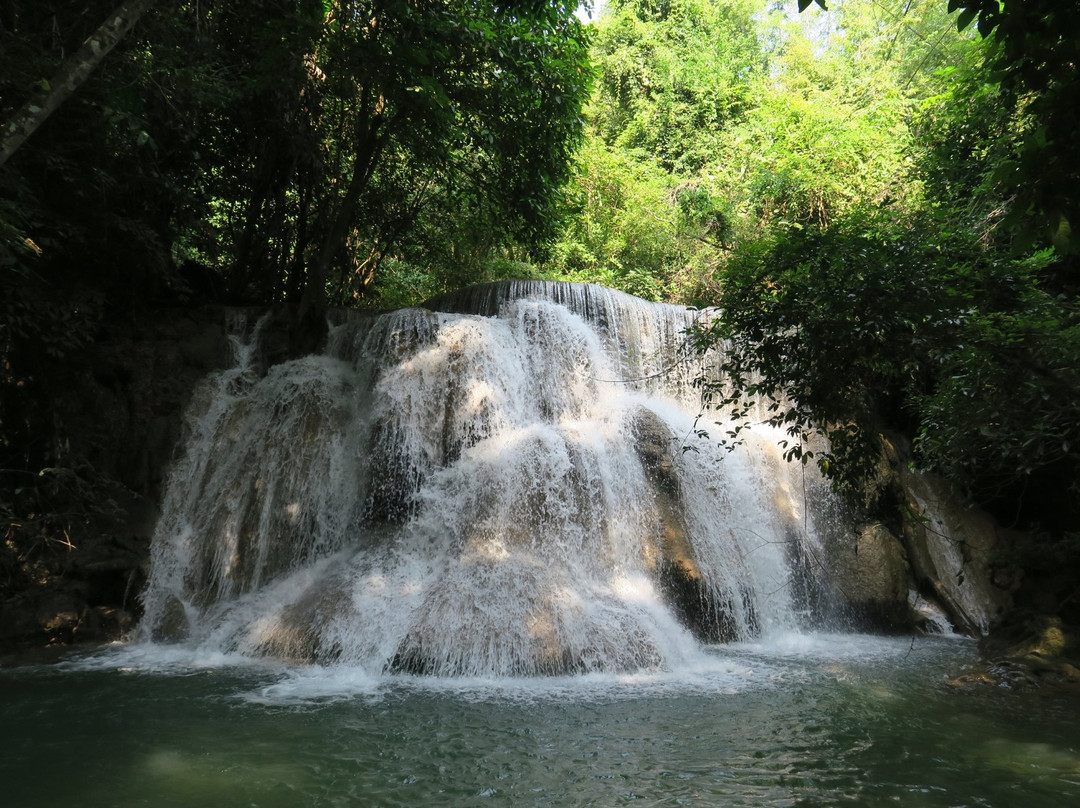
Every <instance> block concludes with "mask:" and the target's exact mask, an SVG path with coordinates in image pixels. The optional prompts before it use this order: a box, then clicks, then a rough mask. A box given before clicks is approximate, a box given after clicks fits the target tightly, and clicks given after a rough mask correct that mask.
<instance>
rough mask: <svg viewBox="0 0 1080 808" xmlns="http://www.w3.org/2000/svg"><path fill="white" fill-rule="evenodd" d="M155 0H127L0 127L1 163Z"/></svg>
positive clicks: (62, 101) (68, 94) (91, 69)
mask: <svg viewBox="0 0 1080 808" xmlns="http://www.w3.org/2000/svg"><path fill="white" fill-rule="evenodd" d="M153 2H154V0H125V1H124V2H122V3H121V4H120V5H119V6H117V8H116V9H115V10H113V12H112V13H111V14H110V15H109V16H108V17H106V18H105V22H103V23H102V24H101V27H99V28H98V29H97V30H96V31H95V32H94V33H93V34H91V35H90V36H89V37H88V38H87V39H86V41H85V42H83V44H82V47H80V48H79V49H78V50H77V51H75V53H74V54H73V55H72V57H71V58H70V59H68V60H67V61H66V62H65V63H64V64H63V66H62V67H61V68H60V71H59V72H58V73H57V74H56V75H55V76H53V79H52V81H51V82H50V83H49V84H48V85H47V86H46V87H45V88H44V89H43V90H42V91H41V92H40V93H37V94H36V95H35V96H34V97H33V98H31V99H30V100H29V101H27V102H26V103H25V104H23V106H22V107H21V108H20V109H19V111H18V112H16V113H15V114H14V115H13V116H11V118H10V119H9V120H8V121H7V122H5V123H4V127H3V129H2V130H0V166H2V165H3V164H4V163H6V162H7V160H8V158H9V157H11V155H13V154H14V153H15V152H16V151H18V149H19V147H20V146H22V144H23V142H24V141H25V140H26V139H27V138H28V137H30V135H32V134H34V132H35V131H36V130H37V128H38V127H39V126H41V124H43V123H45V120H46V119H47V118H48V117H49V116H50V115H52V114H53V112H55V111H56V110H57V108H58V107H59V106H60V105H61V104H63V103H64V102H65V101H67V99H68V97H69V96H70V95H71V94H72V93H73V92H75V90H77V89H78V88H79V86H80V85H81V84H82V83H83V82H84V81H86V79H87V77H89V75H90V74H91V73H93V72H94V70H95V68H97V66H98V65H99V64H101V62H102V60H103V59H104V58H105V57H106V56H108V55H109V51H111V50H112V49H113V48H114V47H115V46H116V43H117V42H119V41H120V40H121V39H123V38H124V35H125V34H127V32H128V31H130V30H131V29H132V27H133V26H134V25H135V23H136V22H138V20H139V18H140V17H141V16H142V15H143V13H144V12H145V11H146V10H147V9H148V8H149V7H150V6H151V5H152V4H153Z"/></svg>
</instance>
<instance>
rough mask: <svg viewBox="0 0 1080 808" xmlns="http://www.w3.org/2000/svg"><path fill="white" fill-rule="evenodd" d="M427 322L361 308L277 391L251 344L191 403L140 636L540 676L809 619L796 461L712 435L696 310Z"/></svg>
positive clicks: (601, 299) (295, 365) (810, 547)
mask: <svg viewBox="0 0 1080 808" xmlns="http://www.w3.org/2000/svg"><path fill="white" fill-rule="evenodd" d="M429 306H430V307H431V308H428V309H409V310H401V311H395V312H391V313H387V314H382V315H370V316H356V317H352V318H348V319H346V320H345V321H344V322H342V323H341V324H339V325H337V326H336V327H334V328H333V329H332V332H331V336H330V340H329V347H328V349H327V351H326V353H325V354H324V355H320V356H308V357H305V358H302V359H297V360H293V361H289V362H285V363H282V364H279V365H275V366H273V367H271V368H270V369H269V371H268V372H267V373H266V374H265V375H263V376H260V375H259V374H257V373H256V372H255V371H254V370H253V367H252V360H251V350H252V348H251V345H252V344H253V343H254V341H255V339H257V334H256V335H253V336H252V337H251V338H250V339H249V341H248V342H247V343H244V342H242V341H240V340H238V342H237V347H238V360H237V363H236V366H235V367H234V368H233V369H232V370H229V371H226V372H224V373H220V374H217V375H215V376H214V377H212V378H211V379H209V380H208V381H207V382H206V384H205V386H204V388H203V389H202V390H201V391H200V393H199V395H198V396H197V397H196V401H195V403H194V404H193V406H192V408H191V410H190V412H189V424H188V432H189V437H188V439H187V444H186V453H185V455H184V456H183V457H182V458H181V459H180V460H179V461H178V463H177V464H176V466H175V468H174V470H173V472H172V475H171V477H170V482H169V486H168V490H167V494H166V498H165V502H164V505H163V514H162V517H161V520H160V523H159V526H158V530H157V533H156V535H155V538H154V540H153V545H152V560H151V574H150V578H149V582H148V586H147V589H146V591H145V594H144V604H145V616H144V619H143V623H142V628H141V631H142V634H143V638H144V639H148V640H150V639H153V640H158V641H171V642H184V643H188V644H192V645H195V646H198V647H200V648H203V649H208V650H214V651H222V652H238V653H241V654H246V655H256V656H257V655H272V656H277V657H282V658H286V659H295V660H304V661H313V662H319V663H331V662H335V663H341V664H347V665H352V666H357V667H360V668H362V669H364V670H366V671H369V672H383V671H402V672H410V673H423V674H434V675H438V676H532V675H539V674H566V673H584V672H615V671H628V670H630V671H633V670H659V669H670V668H673V667H677V666H679V665H680V664H683V663H685V662H686V661H687V660H689V659H691V658H693V657H694V655H695V654H697V653H698V648H699V647H700V646H699V644H700V643H701V642H718V641H731V640H746V639H750V638H753V637H757V636H759V635H763V634H764V635H768V634H770V633H776V632H780V631H790V630H792V629H793V628H795V627H796V626H797V625H798V622H799V616H798V615H799V612H800V610H802V609H804V608H805V606H806V604H805V603H803V602H801V601H802V598H801V597H799V596H798V593H799V592H800V591H802V590H803V589H805V581H803V582H802V583H800V582H799V581H798V580H797V579H798V578H799V576H800V574H801V573H805V569H802V570H801V571H800V567H799V564H798V563H796V562H797V560H798V559H799V558H802V557H804V556H805V555H806V554H807V553H812V552H813V551H814V543H815V541H816V540H815V538H814V536H813V521H814V520H812V519H810V518H808V517H807V516H806V509H807V506H808V503H807V502H806V501H805V497H804V494H803V486H801V485H800V484H798V480H797V478H796V476H793V475H799V474H801V473H803V471H804V470H803V469H802V468H801V467H795V468H794V469H789V468H788V467H787V466H786V464H783V463H781V462H780V461H779V460H778V458H777V456H776V449H775V445H774V440H775V436H773V435H770V434H764V435H759V434H755V433H753V432H751V434H750V436H749V439H748V440H747V441H746V442H745V443H744V444H743V445H742V446H741V447H739V448H738V449H737V450H735V451H731V452H728V451H726V450H724V449H722V448H720V447H719V445H718V444H717V443H716V442H715V441H711V440H707V439H706V440H702V439H700V438H699V437H697V435H696V433H697V430H698V429H699V427H698V425H697V422H696V420H695V416H696V415H697V407H696V403H695V402H694V399H693V394H692V389H691V384H690V382H691V380H692V378H693V377H694V376H695V375H697V372H698V371H697V367H696V366H694V365H693V364H692V363H690V362H688V361H687V360H686V357H685V356H684V355H683V354H682V353H681V352H680V351H681V348H680V346H681V341H682V334H683V332H684V330H685V328H686V327H687V325H689V324H690V323H691V322H692V320H693V318H694V317H696V316H699V315H698V313H696V312H694V311H691V310H688V309H683V308H679V307H674V306H665V305H654V304H649V303H645V302H643V301H640V300H637V299H636V298H632V297H629V296H627V295H623V294H620V293H616V292H611V291H609V290H604V289H601V288H600V287H592V286H582V285H578V284H538V283H531V284H498V285H491V286H487V287H479V288H474V289H472V290H467V291H466V292H464V293H461V294H459V295H457V296H451V297H445V298H441V299H437V300H435V301H432V302H431V303H430V304H429ZM435 308H437V309H441V311H435V310H432V309H435ZM256 330H257V329H256Z"/></svg>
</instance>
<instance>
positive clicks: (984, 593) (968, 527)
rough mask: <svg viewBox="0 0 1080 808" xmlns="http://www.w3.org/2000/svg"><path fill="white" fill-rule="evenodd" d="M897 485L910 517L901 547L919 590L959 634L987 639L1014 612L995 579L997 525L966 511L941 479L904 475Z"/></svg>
mask: <svg viewBox="0 0 1080 808" xmlns="http://www.w3.org/2000/svg"><path fill="white" fill-rule="evenodd" d="M900 484H901V486H902V488H903V492H904V496H905V498H906V505H907V508H908V512H909V513H910V514H911V516H912V517H913V518H909V519H908V520H907V522H906V524H905V527H904V541H905V544H906V546H907V549H908V555H909V558H910V560H911V568H912V572H913V574H914V576H915V579H916V582H917V583H918V584H919V587H920V589H921V590H923V591H924V592H928V593H931V594H932V595H933V596H934V597H935V598H936V599H937V600H938V601H939V602H940V603H941V605H942V606H943V607H944V608H945V611H946V612H947V613H948V615H949V617H950V619H951V620H952V621H953V624H954V625H955V626H956V627H957V628H958V629H960V630H962V631H964V632H966V633H969V634H972V635H975V636H979V635H983V634H986V633H987V632H988V631H989V629H990V627H991V625H992V624H993V623H994V622H995V621H996V620H997V619H998V618H999V617H1000V616H1001V615H1003V614H1004V613H1006V612H1007V611H1008V610H1009V609H1010V608H1011V606H1012V599H1011V597H1010V595H1009V592H1008V591H1007V590H1006V589H1004V588H1002V587H1001V586H998V582H999V581H998V582H996V580H995V575H994V568H993V560H994V557H995V554H996V553H997V550H998V547H999V544H1000V540H999V530H998V527H997V525H996V524H995V523H994V520H993V519H992V518H991V517H990V516H989V515H988V514H986V513H983V512H981V511H977V510H973V509H971V508H968V507H966V506H965V505H964V504H963V503H962V502H961V501H960V500H959V498H958V497H957V496H956V495H955V494H954V493H953V492H952V489H951V487H950V485H949V484H948V483H947V482H946V481H945V480H943V479H941V478H939V477H935V476H934V475H929V474H915V473H911V472H904V473H902V474H901V475H900Z"/></svg>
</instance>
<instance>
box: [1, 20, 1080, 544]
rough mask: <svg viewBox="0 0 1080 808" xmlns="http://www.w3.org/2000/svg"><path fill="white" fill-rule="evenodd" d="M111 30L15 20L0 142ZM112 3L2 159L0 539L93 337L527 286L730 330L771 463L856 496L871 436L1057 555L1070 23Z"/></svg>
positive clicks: (81, 467) (1066, 358) (1073, 356)
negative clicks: (73, 81) (281, 308)
mask: <svg viewBox="0 0 1080 808" xmlns="http://www.w3.org/2000/svg"><path fill="white" fill-rule="evenodd" d="M116 2H117V0H12V2H8V3H6V4H5V5H4V8H3V10H2V11H0V121H3V122H4V123H5V126H6V125H7V124H8V123H9V122H11V121H14V120H17V119H18V116H19V115H20V114H26V110H31V112H32V111H33V109H36V108H38V107H39V106H40V104H39V103H38V102H37V101H35V99H36V98H45V97H47V96H49V94H50V93H52V92H53V91H54V90H55V88H54V87H53V86H52V85H53V83H54V82H56V78H55V77H56V76H58V75H61V73H60V71H61V70H62V69H63V68H64V66H65V64H69V63H70V62H71V60H72V59H73V58H74V57H75V56H76V55H77V54H78V49H79V47H80V45H81V44H82V43H83V42H84V40H86V38H87V37H88V36H89V35H90V34H92V33H93V32H94V31H95V30H96V29H97V28H98V26H100V25H101V23H102V21H103V20H107V19H109V18H110V15H111V14H115V11H114V5H115V3H116ZM121 7H122V8H128V9H129V10H131V9H132V8H134V10H135V11H136V12H137V14H136V16H137V19H136V20H135V22H134V23H133V24H132V26H131V27H130V30H127V29H125V32H124V33H123V36H122V37H121V38H119V39H118V42H117V43H116V46H115V48H114V49H113V50H112V52H111V53H109V54H108V55H107V56H106V57H105V58H103V59H101V60H100V62H99V63H96V64H95V66H94V67H93V70H92V71H91V72H88V73H87V74H86V75H82V76H81V77H80V81H79V83H78V86H77V87H74V89H73V90H72V92H71V93H70V95H69V96H68V97H67V98H66V99H65V100H64V101H63V103H62V104H60V105H58V106H57V107H56V109H55V111H53V112H52V114H51V116H50V117H49V118H48V120H45V121H43V122H42V123H41V125H40V127H39V128H37V130H36V131H35V132H34V133H33V134H32V135H30V136H29V137H28V138H27V139H26V140H25V142H22V143H20V144H19V145H18V146H17V148H16V149H14V150H9V151H10V156H9V154H8V153H7V152H5V153H4V160H5V162H3V164H2V165H0V375H2V378H0V387H2V390H0V393H2V395H0V433H2V434H0V454H2V457H0V468H2V469H3V470H4V472H3V473H4V475H5V480H6V482H5V488H4V491H3V492H2V494H0V509H3V514H2V515H3V517H4V519H5V520H9V521H10V520H14V519H16V517H19V515H20V514H24V512H26V511H27V510H30V509H36V510H38V511H41V510H42V509H43V508H47V507H48V506H47V505H43V504H42V503H43V502H44V501H46V500H48V498H49V497H55V495H56V485H57V483H56V480H58V479H59V476H58V475H57V474H55V473H53V472H52V471H51V472H50V473H49V474H45V473H44V471H43V470H54V471H55V470H56V469H67V470H68V471H69V472H71V474H69V475H68V477H66V478H65V479H69V480H70V479H75V480H77V481H81V482H80V485H81V484H82V483H83V482H86V481H88V480H91V479H92V469H91V470H87V469H86V468H85V464H83V463H82V462H81V461H80V459H79V458H77V457H73V456H71V455H70V452H68V450H67V449H66V448H65V447H67V445H68V444H67V443H66V442H65V439H64V428H65V427H64V424H63V423H62V422H61V420H60V419H58V418H57V417H56V415H55V413H53V412H51V411H50V408H49V401H50V397H51V396H52V394H53V391H54V390H55V388H56V387H57V385H60V384H62V383H63V382H62V380H63V379H64V377H65V375H64V374H65V371H64V369H65V367H68V366H70V365H71V364H72V363H78V362H79V361H80V356H81V355H82V352H83V351H85V350H86V349H87V348H88V346H90V345H91V344H92V343H93V340H94V339H95V334H96V333H97V331H98V329H99V328H100V325H101V324H102V323H103V322H106V321H107V320H108V319H109V318H114V317H118V316H122V315H123V312H125V311H127V310H130V309H131V308H133V307H140V306H182V305H195V304H199V303H204V302H221V303H230V304H260V305H265V304H292V305H295V306H299V307H306V308H307V309H310V310H313V311H315V312H316V313H318V312H320V311H321V310H322V309H323V308H324V307H326V306H364V307H374V308H387V307H393V306H400V305H410V304H415V303H417V302H419V301H421V300H423V299H425V298H427V297H429V296H431V295H433V294H436V293H438V292H441V291H444V290H446V289H450V288H455V287H458V286H462V285H465V284H468V283H473V282H478V281H485V280H494V279H499V278H505V277H521V276H528V277H546V278H555V279H567V280H576V281H589V282H598V283H602V284H605V285H608V286H612V287H615V288H619V289H622V290H625V291H628V292H631V293H633V294H635V295H639V296H641V297H645V298H647V299H652V300H665V301H670V302H677V303H683V304H687V305H693V306H699V307H706V306H718V307H719V308H718V310H717V314H716V316H714V317H713V318H712V319H711V320H710V322H709V325H708V326H707V327H703V328H702V329H701V330H700V331H699V332H698V333H697V334H696V335H694V338H695V340H696V344H697V346H698V347H699V348H700V349H701V350H706V349H708V348H709V347H711V346H714V345H717V344H719V343H721V342H723V343H726V344H727V345H728V349H727V351H726V352H725V354H724V358H723V359H722V360H721V362H722V365H723V370H724V371H726V375H727V379H728V381H729V382H730V381H734V382H735V383H736V384H735V388H734V392H731V389H730V388H729V387H725V388H719V387H717V388H715V389H714V388H712V387H710V385H709V384H703V393H704V394H705V395H706V396H711V397H712V398H713V400H714V402H716V403H722V404H723V405H724V406H726V407H728V408H730V409H731V410H732V411H733V412H734V413H735V414H737V415H738V414H739V413H743V412H745V404H746V402H747V401H748V400H750V399H751V398H758V399H760V398H764V399H765V400H766V401H767V402H771V404H772V405H773V407H774V409H773V415H774V418H775V423H777V424H779V425H781V426H783V427H785V428H787V429H788V431H789V433H790V442H789V444H788V447H787V450H788V452H789V454H790V456H791V458H792V459H796V460H802V461H803V462H815V463H819V464H820V465H821V467H822V468H823V469H824V470H825V471H826V473H827V474H829V475H830V476H832V477H833V479H834V480H835V481H836V483H837V485H838V486H840V487H846V488H848V489H850V490H859V491H862V492H863V493H867V492H868V491H870V488H871V487H869V484H868V481H870V480H871V479H872V477H873V465H874V463H875V462H876V458H877V457H878V456H879V454H880V436H881V435H897V436H900V437H902V438H906V439H907V440H910V441H911V442H912V444H913V446H914V459H913V462H915V463H916V464H917V465H919V466H920V467H923V468H926V469H931V470H935V471H938V472H940V473H943V474H945V475H947V476H948V477H950V478H951V479H953V480H954V481H955V482H956V483H957V484H958V485H959V486H961V487H962V489H963V490H964V491H965V492H966V493H967V494H968V495H969V496H970V498H971V500H972V501H973V502H976V503H978V504H981V505H984V506H986V507H989V508H991V509H993V510H994V511H995V512H996V513H997V514H998V516H999V517H1000V518H1001V519H1002V520H1003V521H1004V522H1005V523H1007V524H1017V525H1020V526H1024V527H1029V528H1031V527H1036V528H1041V529H1043V530H1046V531H1048V534H1049V535H1053V536H1055V537H1057V538H1058V539H1061V538H1062V537H1065V538H1066V540H1068V537H1069V536H1072V537H1073V538H1074V539H1075V536H1076V534H1075V530H1076V528H1075V525H1076V521H1077V517H1078V516H1080V506H1078V505H1077V503H1078V502H1080V490H1078V489H1080V297H1078V295H1080V275H1078V268H1077V252H1078V250H1080V242H1078V241H1077V239H1076V238H1075V237H1074V236H1073V234H1072V229H1073V228H1074V227H1075V225H1076V224H1077V220H1078V218H1080V213H1078V210H1077V191H1076V189H1077V187H1078V181H1080V144H1078V143H1077V132H1078V131H1080V120H1078V115H1080V112H1078V110H1080V99H1078V98H1077V69H1078V64H1080V54H1078V53H1077V51H1078V50H1080V30H1078V29H1080V3H1078V2H1077V1H1076V0H1067V1H1066V2H1061V0H1028V1H1027V2H1024V3H1018V2H1008V1H1007V2H1005V3H999V2H998V0H872V1H870V0H832V2H829V3H828V9H825V8H823V7H821V6H819V5H817V4H813V3H810V2H809V0H767V1H766V0H608V2H607V3H606V5H605V6H604V7H603V8H602V10H601V11H600V12H599V14H598V16H597V19H596V20H595V21H594V22H592V23H591V24H586V23H585V22H583V21H582V20H581V18H579V17H578V16H576V15H575V11H577V8H576V7H577V3H575V2H569V1H568V0H546V1H545V0H501V1H500V0H248V2H244V3H225V2H221V0H198V2H196V1H195V0H179V1H178V2H169V3H162V2H146V0H139V1H138V2H127V3H122V4H121ZM8 132H9V130H5V131H4V132H0V136H3V137H4V138H5V145H7V143H6V138H7V135H8ZM816 432H820V433H824V434H825V435H826V436H827V437H828V438H829V446H830V447H831V448H830V450H829V451H828V452H825V453H817V454H815V453H814V452H813V450H812V449H810V448H809V445H810V444H808V442H807V441H808V440H810V439H811V436H812V435H813V434H814V433H816ZM737 433H738V429H737V428H736V429H735V430H733V433H732V435H731V436H730V437H731V439H732V440H737V439H738V434H737ZM72 470H75V471H72ZM12 475H14V476H12ZM8 480H10V481H11V484H10V485H8V484H7V481H8ZM27 481H32V484H31V483H30V482H27ZM87 484H89V483H87ZM69 487H70V486H69ZM75 489H77V490H82V489H81V488H79V487H78V486H75ZM16 490H18V491H19V492H21V493H20V494H19V495H18V496H16V494H14V493H13V492H14V491H16ZM27 491H32V492H33V491H36V492H37V493H36V494H35V496H34V497H30V498H29V499H28V498H27V497H28V494H27V493H26V492H27ZM870 492H871V493H872V491H870ZM56 507H59V506H56ZM1074 543H1077V544H1080V541H1076V542H1074Z"/></svg>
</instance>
